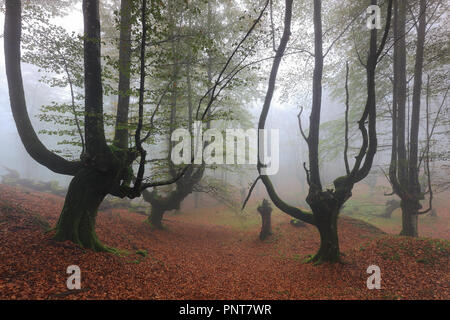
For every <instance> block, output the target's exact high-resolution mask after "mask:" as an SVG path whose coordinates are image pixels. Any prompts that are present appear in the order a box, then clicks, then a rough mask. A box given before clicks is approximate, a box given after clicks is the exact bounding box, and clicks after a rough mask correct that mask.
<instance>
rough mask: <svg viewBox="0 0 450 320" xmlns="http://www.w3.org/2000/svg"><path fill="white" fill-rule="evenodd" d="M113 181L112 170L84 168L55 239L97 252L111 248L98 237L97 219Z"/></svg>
mask: <svg viewBox="0 0 450 320" xmlns="http://www.w3.org/2000/svg"><path fill="white" fill-rule="evenodd" d="M112 180H113V179H112V176H111V174H110V173H108V172H106V173H102V172H100V171H97V170H95V169H87V168H86V169H82V170H81V171H80V172H79V173H78V174H76V175H75V177H74V178H73V179H72V181H71V182H70V185H69V189H68V191H67V195H66V198H65V202H64V206H63V209H62V212H61V215H60V217H59V220H58V223H57V224H56V233H55V236H54V239H55V240H57V241H66V240H69V241H72V242H74V243H77V244H79V245H80V246H82V247H84V248H88V249H92V250H95V251H106V250H108V249H107V248H106V247H105V246H103V245H102V244H101V243H100V241H99V240H98V238H97V235H96V233H95V220H96V217H97V211H98V207H99V206H100V204H101V202H102V201H103V199H104V198H105V196H106V195H107V194H108V187H107V186H109V185H110V184H111V182H112Z"/></svg>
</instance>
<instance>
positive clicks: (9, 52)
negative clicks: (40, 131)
mask: <svg viewBox="0 0 450 320" xmlns="http://www.w3.org/2000/svg"><path fill="white" fill-rule="evenodd" d="M21 34H22V6H21V2H20V1H15V0H7V1H6V11H5V32H4V36H5V41H4V49H5V68H6V78H7V81H8V88H9V97H10V102H11V111H12V114H13V117H14V121H15V123H16V127H17V131H18V132H19V136H20V139H21V141H22V143H23V145H24V147H25V149H26V150H27V152H28V154H29V155H30V156H31V157H32V158H33V159H34V160H36V161H37V162H38V163H40V164H42V165H43V166H45V167H47V168H48V169H50V170H52V171H53V172H56V173H60V174H66V175H75V174H76V173H77V172H78V170H80V168H81V162H80V161H75V162H73V161H68V160H66V159H64V158H62V157H60V156H58V155H56V154H55V153H53V152H51V151H50V150H48V149H47V148H46V147H45V146H44V144H43V143H42V142H41V140H40V139H39V138H38V136H37V135H36V132H35V131H34V128H33V125H32V124H31V121H30V118H29V116H28V112H27V106H26V101H25V93H24V89H23V80H22V70H21V66H20V57H21V53H20V40H21Z"/></svg>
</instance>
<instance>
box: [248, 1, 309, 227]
mask: <svg viewBox="0 0 450 320" xmlns="http://www.w3.org/2000/svg"><path fill="white" fill-rule="evenodd" d="M292 1H293V0H286V8H285V18H284V31H283V36H282V37H281V40H280V44H279V46H278V49H277V53H276V55H275V59H274V61H273V64H272V70H271V71H270V76H269V86H268V88H267V92H266V97H265V100H264V105H263V108H262V111H261V115H260V117H259V123H258V129H259V130H261V129H264V127H265V123H266V119H267V114H268V113H269V109H270V104H271V102H272V97H273V92H274V90H275V82H276V77H277V73H278V68H279V66H280V62H281V58H282V57H283V53H284V50H285V49H286V45H287V43H288V41H289V37H290V35H291V17H292ZM259 150H260V137H259V135H258V165H257V169H258V172H259V174H260V176H261V180H262V182H263V183H264V185H265V187H266V190H267V193H268V194H269V197H270V199H271V200H272V202H273V203H274V204H275V205H276V206H277V208H278V209H280V210H281V211H283V212H285V213H287V214H288V215H290V216H292V217H294V218H296V219H299V220H302V221H304V222H307V223H310V224H312V225H314V224H315V222H314V216H313V215H312V214H311V213H307V212H305V211H302V210H300V209H299V208H296V207H293V206H291V205H288V204H287V203H286V202H284V201H283V200H282V199H281V198H280V197H279V196H278V194H277V192H276V191H275V189H274V187H273V185H272V182H271V181H270V178H269V176H267V175H262V174H261V168H262V166H263V165H262V163H261V159H260V152H259Z"/></svg>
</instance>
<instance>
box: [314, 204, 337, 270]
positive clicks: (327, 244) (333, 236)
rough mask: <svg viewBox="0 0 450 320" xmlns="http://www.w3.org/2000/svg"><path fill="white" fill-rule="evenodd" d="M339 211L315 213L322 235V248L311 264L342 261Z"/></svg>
mask: <svg viewBox="0 0 450 320" xmlns="http://www.w3.org/2000/svg"><path fill="white" fill-rule="evenodd" d="M338 215H339V212H338V211H334V210H333V211H331V212H320V213H314V217H315V219H316V221H317V229H318V230H319V234H320V247H319V250H318V251H317V253H316V254H315V255H314V256H313V257H312V259H311V262H315V263H321V262H338V261H339V259H340V251H339V238H338V230H337V221H338Z"/></svg>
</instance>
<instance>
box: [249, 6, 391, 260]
mask: <svg viewBox="0 0 450 320" xmlns="http://www.w3.org/2000/svg"><path fill="white" fill-rule="evenodd" d="M369 4H370V5H377V1H376V0H371V1H370V3H369ZM292 5H293V0H286V1H285V16H284V30H283V36H282V38H281V39H280V43H279V46H278V48H277V50H276V55H275V58H274V61H273V64H272V69H271V72H270V75H269V84H268V88H267V93H266V97H265V100H264V104H263V108H262V111H261V115H260V118H259V124H258V129H264V127H265V122H266V119H267V116H268V112H269V109H270V105H271V101H272V97H273V93H274V89H275V83H276V77H277V73H278V69H279V66H280V63H281V59H282V57H283V55H284V53H285V50H286V46H287V43H288V41H289V37H290V35H291V30H290V27H291V20H292ZM386 7H387V9H386V11H387V14H386V23H385V27H384V32H383V33H382V37H381V40H380V43H379V44H377V42H378V40H377V30H376V29H375V28H374V29H372V30H371V31H370V40H369V52H368V55H367V59H366V62H365V63H362V64H363V65H364V68H365V71H366V81H367V91H366V95H367V97H366V104H365V107H364V110H363V113H362V115H361V118H360V119H359V121H358V126H359V130H360V132H361V137H362V143H361V146H360V149H359V152H358V154H357V156H356V158H355V161H354V163H353V167H350V163H349V161H348V159H347V154H346V152H347V151H345V152H344V161H345V164H346V175H344V176H341V177H338V178H337V179H335V180H334V183H333V184H334V189H327V190H324V189H323V187H322V184H321V180H320V171H319V129H320V114H321V109H322V104H321V97H322V72H323V60H324V57H325V56H326V53H327V52H328V51H329V49H327V50H326V51H325V53H324V50H323V48H322V41H323V40H322V37H323V33H322V3H321V0H315V1H314V12H313V16H314V19H313V21H314V62H315V63H314V74H313V93H312V108H311V114H310V123H309V133H308V136H306V134H305V132H304V131H303V129H302V127H301V126H300V131H301V134H302V136H303V138H304V139H305V141H306V142H307V145H308V150H309V156H308V167H307V166H306V163H305V164H304V168H305V171H306V175H307V183H308V185H309V192H308V196H307V197H306V202H307V203H308V205H309V206H310V208H311V210H312V212H309V211H306V210H303V209H300V208H297V207H294V206H291V205H289V204H287V203H286V202H285V201H283V200H282V199H281V198H280V197H279V196H278V194H277V192H276V190H275V188H274V186H273V184H272V182H271V179H270V177H269V176H267V175H264V174H262V169H263V168H264V163H263V162H262V161H263V160H264V159H261V158H260V157H258V165H257V168H258V172H259V174H260V175H259V177H258V178H257V180H256V181H258V179H261V180H262V182H263V183H264V185H265V187H266V190H267V192H268V194H269V196H270V198H271V200H272V202H273V203H274V204H275V205H276V206H277V207H278V208H279V209H280V210H281V211H283V212H285V213H287V214H289V215H290V216H292V217H294V218H296V219H299V220H302V221H304V222H306V223H309V224H312V225H314V226H315V227H316V228H317V229H318V231H319V234H320V248H319V250H318V252H317V253H316V254H315V255H313V256H311V258H310V259H309V261H311V262H314V263H321V262H325V261H328V262H337V261H339V260H340V250H339V241H338V232H337V220H338V215H339V212H340V210H341V208H342V205H343V204H344V203H345V202H346V201H347V200H348V199H349V198H350V197H351V192H352V189H353V186H354V185H355V184H356V183H357V182H359V181H361V180H363V179H364V178H365V177H366V176H367V175H368V174H369V171H370V168H371V166H372V163H373V159H374V156H375V152H376V149H377V136H376V97H375V71H376V67H377V64H378V63H379V61H380V59H381V58H382V53H383V50H384V47H385V44H386V41H387V37H388V33H389V29H390V24H391V12H392V0H390V1H388V3H387V6H386ZM331 45H333V44H331ZM300 124H301V123H300ZM366 125H367V127H366ZM346 126H348V121H346ZM259 140H260V139H259ZM344 143H348V141H347V140H345V141H344ZM258 146H259V150H260V151H259V155H261V154H263V153H261V149H262V145H261V141H258ZM256 181H255V183H256Z"/></svg>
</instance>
